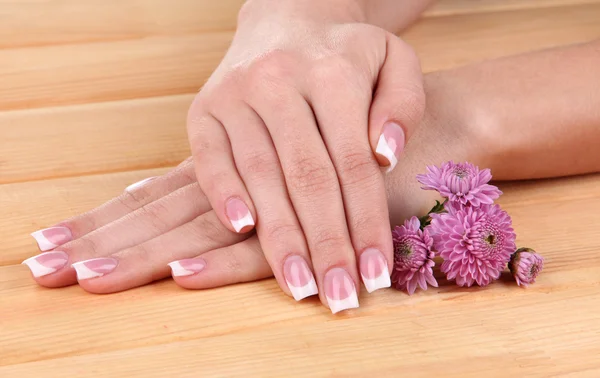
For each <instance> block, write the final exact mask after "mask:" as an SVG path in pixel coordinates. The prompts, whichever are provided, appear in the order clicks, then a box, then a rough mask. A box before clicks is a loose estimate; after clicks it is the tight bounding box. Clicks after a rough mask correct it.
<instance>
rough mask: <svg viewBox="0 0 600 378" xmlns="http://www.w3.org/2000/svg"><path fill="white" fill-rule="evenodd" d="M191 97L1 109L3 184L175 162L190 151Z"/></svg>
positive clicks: (174, 163)
mask: <svg viewBox="0 0 600 378" xmlns="http://www.w3.org/2000/svg"><path fill="white" fill-rule="evenodd" d="M192 99H193V95H179V96H168V97H157V98H150V99H138V100H128V101H116V102H106V103H99V104H98V103H94V104H87V105H82V106H65V107H57V108H56V107H55V108H42V109H36V110H21V111H13V112H5V113H1V112H0V129H1V130H2V138H1V140H0V162H1V164H0V184H1V183H11V182H19V181H28V180H43V179H48V178H56V177H69V176H76V175H82V174H98V173H107V172H115V171H127V170H132V169H147V168H155V167H165V166H173V165H176V164H178V163H179V162H181V161H182V160H183V159H185V158H186V157H188V156H189V155H190V152H189V148H188V141H187V135H186V128H185V117H186V114H187V109H188V107H189V105H190V104H191V102H192ZM115 135H120V138H115ZM133 141H135V143H133ZM40 142H42V144H43V145H44V146H47V148H39V146H40Z"/></svg>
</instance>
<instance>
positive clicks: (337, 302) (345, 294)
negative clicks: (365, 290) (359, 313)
mask: <svg viewBox="0 0 600 378" xmlns="http://www.w3.org/2000/svg"><path fill="white" fill-rule="evenodd" d="M325 297H327V303H328V304H329V309H331V312H332V313H334V314H335V313H337V312H340V311H343V310H347V309H349V308H357V307H358V296H357V295H356V288H355V287H354V282H353V281H352V277H350V275H349V274H348V272H346V271H345V270H344V269H342V268H333V269H331V270H330V271H329V272H327V274H326V275H325Z"/></svg>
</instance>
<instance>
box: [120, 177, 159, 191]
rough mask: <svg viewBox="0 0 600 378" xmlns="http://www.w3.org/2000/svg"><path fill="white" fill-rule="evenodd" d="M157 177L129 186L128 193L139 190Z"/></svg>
mask: <svg viewBox="0 0 600 378" xmlns="http://www.w3.org/2000/svg"><path fill="white" fill-rule="evenodd" d="M155 178H156V177H148V178H146V179H143V180H142V181H138V182H136V183H133V184H131V185H129V186H128V187H127V188H125V190H126V191H128V192H131V191H134V190H136V189H137V188H139V187H141V186H143V185H144V184H146V183H147V182H148V181H151V180H154V179H155Z"/></svg>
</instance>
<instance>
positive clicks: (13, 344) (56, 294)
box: [0, 242, 600, 377]
mask: <svg viewBox="0 0 600 378" xmlns="http://www.w3.org/2000/svg"><path fill="white" fill-rule="evenodd" d="M593 246H595V247H596V248H597V247H599V246H600V244H598V242H595V243H594V244H593ZM589 247H592V244H589ZM587 253H593V252H592V251H591V250H588V252H587ZM570 261H571V265H570V266H571V268H576V270H570V269H568V268H566V267H564V266H561V267H560V268H559V269H556V268H553V267H552V264H549V266H548V269H547V271H546V272H544V274H542V275H541V276H540V280H539V282H538V283H537V284H536V285H535V286H532V287H531V288H528V289H522V288H518V287H516V285H515V284H514V282H510V281H509V280H508V279H507V280H501V281H500V282H496V283H495V284H494V285H492V286H490V287H487V288H484V289H478V288H472V289H461V288H458V287H456V286H453V285H449V284H444V285H442V287H441V288H439V289H435V290H429V291H427V292H420V293H419V294H418V295H414V296H412V297H407V296H406V295H405V294H403V293H399V292H396V291H394V290H386V291H382V292H376V293H375V294H372V295H363V296H362V297H361V300H362V304H363V307H362V308H361V309H359V310H355V311H353V312H350V313H346V314H343V315H341V316H337V317H335V318H332V317H331V315H330V314H328V313H327V310H326V309H325V308H323V307H321V306H320V304H318V303H317V302H316V301H308V303H296V302H294V301H293V300H292V299H290V298H286V297H284V296H282V295H281V294H280V293H279V289H278V288H277V287H276V285H275V283H274V282H273V281H272V280H268V281H262V282H257V283H252V284H246V285H238V286H235V287H227V288H220V289H216V290H206V291H184V290H181V289H178V288H176V287H175V286H174V284H172V283H171V282H168V281H166V282H161V283H160V284H157V285H153V286H148V287H145V288H141V289H137V290H132V291H128V292H124V293H120V294H115V295H110V296H97V295H89V294H85V293H82V292H81V291H80V290H79V289H78V288H76V287H71V288H67V289H64V290H43V289H37V290H36V289H35V288H32V287H31V286H30V285H22V286H17V287H15V286H13V287H12V289H2V290H1V291H0V293H2V296H0V303H2V304H3V307H2V308H4V309H7V310H5V311H4V319H3V320H4V321H3V326H4V327H5V329H4V331H3V343H2V344H0V351H1V352H2V355H3V357H4V358H3V360H2V361H1V362H0V365H15V366H6V367H0V375H3V376H19V375H18V374H24V373H27V372H28V373H33V372H42V371H43V372H45V373H47V374H44V376H49V377H59V376H64V375H65V374H66V373H70V374H73V372H75V371H76V372H77V376H91V375H92V374H93V375H95V376H107V377H108V376H125V375H127V376H130V375H135V376H137V375H138V374H139V375H147V376H161V375H162V376H164V374H165V372H168V373H169V375H177V376H179V375H180V374H185V373H187V374H191V373H192V372H193V374H194V375H195V376H198V375H201V376H215V375H218V376H238V375H242V374H243V375H244V376H320V375H327V376H331V375H332V374H334V375H337V376H348V375H349V374H352V373H357V372H363V373H364V372H365V371H374V372H376V371H381V372H388V373H389V372H391V371H403V372H404V371H406V372H407V374H409V375H410V376H417V375H416V374H422V375H420V376H433V375H434V373H440V372H443V371H448V370H447V369H448V366H452V367H453V369H451V370H450V371H455V372H457V373H458V372H460V373H462V375H461V376H464V373H465V372H470V373H471V374H473V376H493V374H492V373H493V372H494V371H495V372H497V371H502V372H503V373H506V372H511V373H512V374H511V375H513V376H524V375H527V374H528V373H533V372H536V373H538V374H539V376H548V375H551V374H550V373H553V374H558V373H569V372H573V370H572V369H598V368H599V367H600V361H598V359H596V358H594V356H597V353H598V352H600V344H598V343H597V340H598V339H597V336H598V332H600V322H599V321H600V313H598V312H597V311H596V309H597V308H598V306H599V305H600V292H599V291H598V280H597V277H598V275H599V274H600V262H599V261H598V259H596V260H595V262H591V263H589V264H587V263H586V264H582V262H578V261H574V260H573V259H571V260H570ZM2 269H7V268H2ZM8 269H10V270H15V269H16V268H14V267H10V268H8ZM20 280H23V278H17V281H20ZM9 303H10V306H8V304H9ZM565 303H569V306H570V307H571V308H574V309H577V310H576V311H563V310H564V305H565ZM217 312H218V313H219V316H215V314H216V313H217ZM74 314H77V316H74ZM441 314H443V316H441ZM540 314H544V315H543V316H540ZM323 335H327V337H323ZM165 343H168V345H164V344H165ZM35 361H38V362H35ZM516 361H518V363H516ZM548 361H552V363H551V364H548V363H547V362H548ZM27 362H30V363H27ZM308 362H310V363H308ZM466 362H468V364H467V365H468V366H461V365H462V364H465V363H466ZM507 369H508V370H507ZM485 373H488V374H485ZM428 374H429V375H428ZM528 376H529V375H528Z"/></svg>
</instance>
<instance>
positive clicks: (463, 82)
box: [386, 42, 600, 224]
mask: <svg viewBox="0 0 600 378" xmlns="http://www.w3.org/2000/svg"><path fill="white" fill-rule="evenodd" d="M599 78H600V43H599V42H595V43H590V44H586V45H579V46H572V47H566V48H561V49H555V50H549V51H542V52H536V53H531V54H527V55H522V56H516V57H509V58H505V59H499V60H494V61H489V62H484V63H478V64H474V65H470V66H466V67H463V68H459V69H456V70H451V71H442V72H437V73H432V74H428V75H426V76H425V92H426V96H427V107H426V111H425V117H424V119H423V122H422V124H421V126H420V127H419V128H418V129H417V131H416V132H415V134H414V136H413V137H412V138H411V140H410V141H409V142H408V144H407V146H406V149H405V151H404V153H403V156H402V158H401V159H400V162H399V163H398V166H397V167H396V168H395V169H394V171H393V172H392V173H391V174H388V175H387V176H386V188H387V196H388V206H389V210H390V217H391V220H392V223H393V224H398V223H400V222H402V221H403V220H404V219H406V218H407V217H409V216H412V215H415V214H423V213H424V212H425V211H427V210H429V208H431V204H432V202H433V200H434V199H435V197H436V194H435V193H434V192H432V191H424V190H420V188H419V184H418V183H417V181H416V179H415V176H416V175H417V174H418V173H423V172H424V171H425V166H426V165H431V164H435V165H439V164H441V163H443V162H445V161H449V160H454V161H457V162H461V161H470V162H472V163H474V164H476V165H478V166H480V167H482V168H491V170H492V174H493V175H494V179H501V180H516V179H531V178H541V177H556V176H565V175H575V174H581V173H589V172H598V171H600V150H599V149H598V148H599V146H600V86H599V85H598V80H599Z"/></svg>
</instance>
